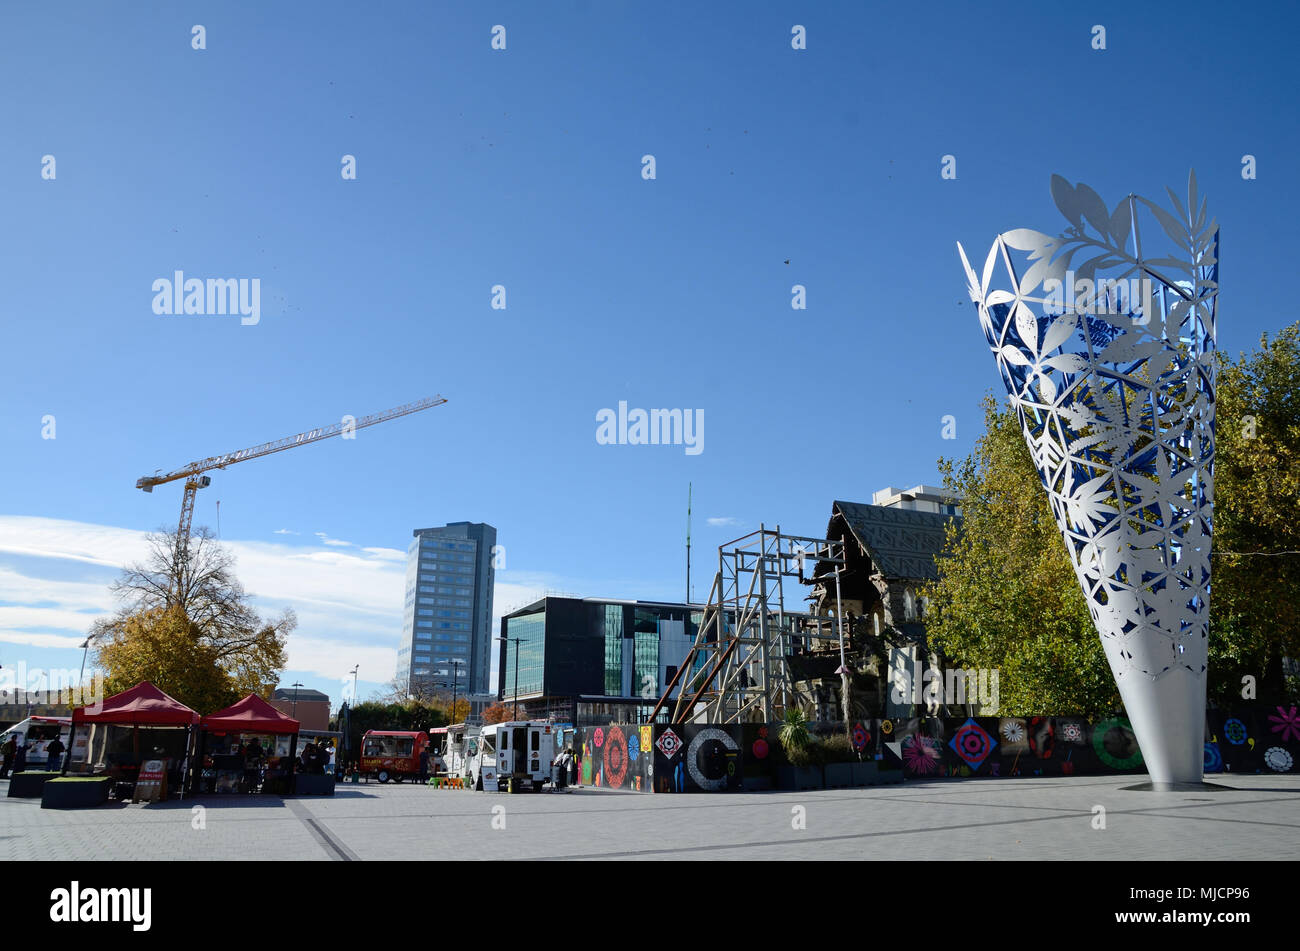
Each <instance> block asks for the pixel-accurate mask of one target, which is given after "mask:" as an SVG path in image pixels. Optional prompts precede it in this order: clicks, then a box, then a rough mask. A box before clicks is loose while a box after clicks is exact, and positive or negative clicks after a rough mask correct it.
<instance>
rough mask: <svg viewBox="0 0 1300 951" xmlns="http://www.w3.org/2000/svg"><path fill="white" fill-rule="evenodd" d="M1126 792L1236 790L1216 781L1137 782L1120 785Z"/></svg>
mask: <svg viewBox="0 0 1300 951" xmlns="http://www.w3.org/2000/svg"><path fill="white" fill-rule="evenodd" d="M1119 788H1120V789H1123V790H1124V791H1126V792H1236V791H1237V790H1236V789H1234V788H1233V787H1232V786H1220V785H1219V784H1218V783H1138V784H1137V785H1136V786H1121V787H1119Z"/></svg>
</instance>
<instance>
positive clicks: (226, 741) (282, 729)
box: [194, 693, 299, 795]
mask: <svg viewBox="0 0 1300 951" xmlns="http://www.w3.org/2000/svg"><path fill="white" fill-rule="evenodd" d="M298 731H299V723H298V721H297V720H295V719H293V718H292V717H288V716H285V715H284V714H283V713H281V712H280V711H279V710H277V709H275V707H273V706H271V705H270V704H269V703H267V702H266V701H265V700H263V699H262V698H261V697H259V696H257V694H253V693H250V694H249V695H248V696H247V697H245V698H244V699H243V700H240V701H239V702H238V703H236V704H233V705H232V706H229V707H226V709H224V710H218V711H217V712H216V713H210V714H208V715H207V716H206V717H204V718H203V719H202V721H201V730H200V735H199V749H198V753H197V754H196V756H195V772H196V774H197V775H196V776H195V778H194V781H195V782H197V786H196V787H194V788H197V789H198V790H199V791H201V792H205V793H228V792H242V793H253V792H268V793H278V794H280V795H284V794H287V793H289V792H292V790H293V784H292V780H293V767H294V759H295V756H296V754H297V745H298Z"/></svg>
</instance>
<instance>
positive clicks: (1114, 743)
mask: <svg viewBox="0 0 1300 951" xmlns="http://www.w3.org/2000/svg"><path fill="white" fill-rule="evenodd" d="M1092 748H1093V749H1094V750H1095V751H1096V753H1097V758H1098V759H1100V760H1101V761H1102V762H1103V763H1105V764H1106V765H1107V766H1109V767H1111V768H1112V769H1134V768H1136V767H1138V766H1141V765H1142V751H1141V750H1140V749H1138V744H1137V737H1136V736H1134V735H1133V727H1132V725H1131V724H1130V723H1129V722H1128V721H1127V720H1125V719H1122V718H1120V717H1112V718H1111V719H1109V720H1103V721H1102V722H1101V723H1098V724H1097V726H1096V727H1094V728H1093V731H1092Z"/></svg>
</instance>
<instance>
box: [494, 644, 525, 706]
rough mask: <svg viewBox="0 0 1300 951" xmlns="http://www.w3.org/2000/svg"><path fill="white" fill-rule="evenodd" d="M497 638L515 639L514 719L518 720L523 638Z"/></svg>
mask: <svg viewBox="0 0 1300 951" xmlns="http://www.w3.org/2000/svg"><path fill="white" fill-rule="evenodd" d="M495 640H498V641H513V642H514V645H515V692H514V706H515V712H514V716H513V717H512V719H515V720H518V719H519V642H520V641H522V640H523V638H522V637H498V638H495Z"/></svg>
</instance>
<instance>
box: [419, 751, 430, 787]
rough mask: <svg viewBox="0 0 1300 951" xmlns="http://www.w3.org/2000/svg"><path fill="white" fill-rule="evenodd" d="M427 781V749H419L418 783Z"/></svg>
mask: <svg viewBox="0 0 1300 951" xmlns="http://www.w3.org/2000/svg"><path fill="white" fill-rule="evenodd" d="M428 782H429V750H428V749H427V748H426V749H422V750H420V785H421V786H424V785H427V784H428Z"/></svg>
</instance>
